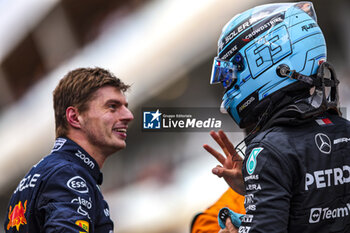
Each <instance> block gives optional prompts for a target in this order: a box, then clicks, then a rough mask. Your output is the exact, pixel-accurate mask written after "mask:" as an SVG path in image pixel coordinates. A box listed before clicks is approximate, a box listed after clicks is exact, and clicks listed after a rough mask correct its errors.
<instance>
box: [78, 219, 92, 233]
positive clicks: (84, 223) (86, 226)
mask: <svg viewBox="0 0 350 233" xmlns="http://www.w3.org/2000/svg"><path fill="white" fill-rule="evenodd" d="M75 224H76V225H78V226H80V227H81V228H82V229H84V231H79V233H86V232H89V223H88V222H87V221H85V220H77V221H76V222H75Z"/></svg>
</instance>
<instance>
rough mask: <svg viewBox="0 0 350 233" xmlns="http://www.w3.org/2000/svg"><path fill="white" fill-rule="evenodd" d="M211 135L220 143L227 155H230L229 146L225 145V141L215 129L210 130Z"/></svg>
mask: <svg viewBox="0 0 350 233" xmlns="http://www.w3.org/2000/svg"><path fill="white" fill-rule="evenodd" d="M209 134H210V136H211V137H212V138H213V139H214V140H215V141H216V143H217V144H219V146H220V147H221V149H222V150H223V151H224V153H225V155H226V156H227V157H229V156H230V153H229V151H228V150H227V147H226V145H225V143H224V142H223V141H222V140H221V138H220V136H219V135H218V134H217V133H216V132H214V131H210V133H209Z"/></svg>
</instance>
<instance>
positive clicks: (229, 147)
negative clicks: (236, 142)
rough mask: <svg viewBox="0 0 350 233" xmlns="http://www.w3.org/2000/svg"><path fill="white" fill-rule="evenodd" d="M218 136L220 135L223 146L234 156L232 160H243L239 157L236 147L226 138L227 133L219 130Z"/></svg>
mask: <svg viewBox="0 0 350 233" xmlns="http://www.w3.org/2000/svg"><path fill="white" fill-rule="evenodd" d="M218 134H219V137H220V140H221V141H222V142H223V144H224V145H225V147H226V148H227V150H228V152H229V153H230V155H231V156H232V159H233V160H242V159H241V157H240V156H239V155H238V153H237V151H236V149H235V147H234V146H233V144H232V143H231V142H230V140H229V139H228V137H227V136H226V134H225V132H224V131H222V130H219V132H218Z"/></svg>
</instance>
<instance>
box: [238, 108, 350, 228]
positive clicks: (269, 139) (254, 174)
mask: <svg viewBox="0 0 350 233" xmlns="http://www.w3.org/2000/svg"><path fill="white" fill-rule="evenodd" d="M247 145H248V146H247V150H246V157H245V159H244V162H243V176H244V181H245V187H246V196H245V208H246V215H245V216H244V218H243V220H242V225H241V227H240V228H239V232H240V233H242V232H246V233H248V232H250V233H253V232H266V233H267V232H268V233H271V232H293V233H294V232H295V233H302V232H317V233H320V232H321V233H322V232H350V122H349V121H347V120H345V119H343V118H341V117H339V116H337V115H331V114H328V113H324V114H322V115H321V116H320V117H318V118H314V119H312V120H309V121H308V122H305V123H303V124H299V125H288V124H287V125H283V126H281V125H279V126H276V125H275V126H272V127H270V128H269V129H267V130H264V131H263V132H260V133H258V134H257V135H256V136H255V137H254V138H253V139H252V140H251V141H250V142H249V143H248V144H247Z"/></svg>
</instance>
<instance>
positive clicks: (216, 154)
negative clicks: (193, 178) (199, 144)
mask: <svg viewBox="0 0 350 233" xmlns="http://www.w3.org/2000/svg"><path fill="white" fill-rule="evenodd" d="M203 148H204V149H205V150H206V151H208V152H209V153H210V154H212V155H213V156H214V157H215V158H216V159H217V160H218V161H219V162H220V163H221V164H224V163H225V157H224V156H223V155H222V154H220V153H219V152H217V151H216V150H214V149H213V148H212V147H211V146H209V145H207V144H204V145H203Z"/></svg>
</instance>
